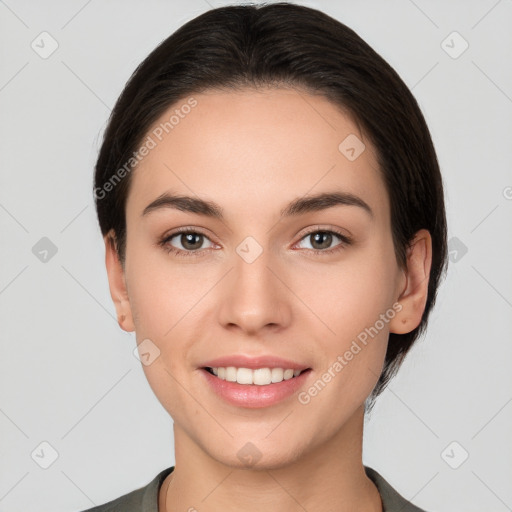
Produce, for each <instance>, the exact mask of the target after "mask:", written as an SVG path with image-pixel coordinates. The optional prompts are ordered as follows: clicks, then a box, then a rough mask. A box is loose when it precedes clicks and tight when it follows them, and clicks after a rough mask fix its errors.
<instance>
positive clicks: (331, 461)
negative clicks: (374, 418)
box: [159, 407, 382, 512]
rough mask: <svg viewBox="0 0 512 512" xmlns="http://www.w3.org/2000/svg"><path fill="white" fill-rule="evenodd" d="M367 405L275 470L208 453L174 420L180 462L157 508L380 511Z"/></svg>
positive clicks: (311, 511) (251, 511)
mask: <svg viewBox="0 0 512 512" xmlns="http://www.w3.org/2000/svg"><path fill="white" fill-rule="evenodd" d="M363 422H364V408H363V407H361V408H360V409H359V410H358V411H357V412H356V414H354V416H353V417H352V418H351V419H350V420H349V422H348V423H347V424H346V425H345V426H344V427H343V429H342V430H340V431H339V432H338V433H337V434H336V435H335V436H333V437H332V438H330V439H329V440H327V441H326V442H325V443H323V444H322V445H320V446H316V447H315V448H314V449H312V450H311V451H309V452H308V453H305V454H303V455H301V456H300V457H299V458H297V459H296V460H293V461H291V462H289V463H285V464H283V465H282V466H280V467H278V468H272V469H265V468H263V469H257V470H256V469H238V468H236V467H230V466H228V465H225V464H223V463H220V462H219V461H217V460H215V459H213V458H212V457H210V456H209V455H208V454H207V453H205V452H204V451H203V450H202V449H201V448H200V447H199V446H198V445H197V444H196V443H195V442H194V441H193V440H192V439H191V438H190V437H189V436H188V435H187V434H186V432H184V431H183V430H182V429H180V427H179V426H177V425H176V424H175V427H174V438H175V446H176V464H175V469H174V471H173V472H172V473H171V474H170V475H169V476H168V477H167V478H166V481H165V482H164V484H163V485H162V487H161V489H160V497H159V510H160V511H161V512H164V511H165V512H170V511H172V510H187V511H191V512H193V511H194V510H202V509H205V508H207V509H208V510H210V511H223V512H231V511H239V510H244V511H246V512H253V511H254V512H255V511H261V510H262V509H264V510H265V512H277V511H279V512H283V511H284V512H292V511H293V512H295V511H304V510H307V511H308V512H316V511H320V510H337V511H340V512H345V511H347V512H348V511H350V512H356V511H365V512H381V511H382V504H381V500H380V495H379V493H378V491H377V488H376V487H375V485H374V484H373V482H372V481H371V480H370V479H369V478H368V477H367V476H366V473H365V471H364V466H363V463H362V441H363Z"/></svg>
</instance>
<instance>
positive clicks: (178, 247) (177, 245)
mask: <svg viewBox="0 0 512 512" xmlns="http://www.w3.org/2000/svg"><path fill="white" fill-rule="evenodd" d="M205 241H208V242H209V243H210V245H209V246H208V247H206V248H205V247H203V244H204V242H205ZM159 244H160V245H161V246H162V247H164V248H165V249H166V250H167V251H168V252H170V253H171V252H172V253H175V254H177V255H178V256H195V255H197V253H199V252H202V251H203V250H207V249H210V248H212V247H213V246H214V244H213V242H212V241H211V240H210V239H209V238H208V237H207V236H206V235H205V234H203V233H201V232H199V231H195V230H193V229H190V228H182V229H179V230H177V231H175V232H174V233H171V234H170V235H167V236H165V237H164V238H163V239H162V240H161V241H160V242H159Z"/></svg>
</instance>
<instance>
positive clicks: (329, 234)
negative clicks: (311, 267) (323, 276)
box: [299, 229, 352, 254]
mask: <svg viewBox="0 0 512 512" xmlns="http://www.w3.org/2000/svg"><path fill="white" fill-rule="evenodd" d="M336 239H338V240H339V242H338V243H334V242H336ZM304 242H309V247H308V246H307V245H306V246H302V247H301V248H303V249H311V250H312V251H317V252H318V254H329V253H331V252H335V251H338V250H341V249H343V248H344V247H346V246H348V245H350V244H351V242H352V240H351V239H350V238H349V237H347V236H346V235H343V234H342V233H338V232H336V231H332V230H327V229H324V230H319V229H317V230H316V231H310V232H309V233H307V234H306V235H304V236H303V237H302V238H301V241H300V242H299V247H300V245H301V244H303V243H304ZM333 243H334V245H333Z"/></svg>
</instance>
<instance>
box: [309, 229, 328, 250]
mask: <svg viewBox="0 0 512 512" xmlns="http://www.w3.org/2000/svg"><path fill="white" fill-rule="evenodd" d="M313 238H314V240H315V242H314V243H317V242H319V244H320V246H321V247H318V249H325V248H328V247H329V246H330V245H331V242H332V235H331V234H330V233H326V232H325V231H320V232H318V233H315V234H314V235H313ZM322 238H323V239H324V241H323V242H322V241H321V239H322ZM313 246H314V245H313Z"/></svg>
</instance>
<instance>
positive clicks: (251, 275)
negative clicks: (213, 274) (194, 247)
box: [217, 251, 292, 335]
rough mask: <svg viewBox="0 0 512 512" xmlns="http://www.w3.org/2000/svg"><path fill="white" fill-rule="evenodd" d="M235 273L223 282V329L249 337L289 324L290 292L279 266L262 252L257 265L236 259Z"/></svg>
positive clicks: (221, 301)
mask: <svg viewBox="0 0 512 512" xmlns="http://www.w3.org/2000/svg"><path fill="white" fill-rule="evenodd" d="M233 267H234V268H233V269H232V270H231V271H230V272H229V273H228V275H227V276H226V279H223V281H222V286H223V288H222V292H221V296H220V306H219V308H218V310H217V311H218V319H219V322H220V323H221V325H222V326H223V327H224V328H227V329H230V330H237V329H238V330H239V331H240V332H243V333H245V334H247V335H257V334H260V333H262V332H263V331H268V330H271V331H278V330H281V329H283V328H285V327H287V326H288V325H289V324H290V320H291V316H292V313H291V308H290V302H289V301H290V300H291V299H290V292H289V291H288V290H287V288H286V286H285V285H284V284H283V281H284V282H286V279H285V278H284V276H282V275H280V273H281V272H280V271H279V268H280V266H279V262H278V261H277V260H276V259H275V258H271V257H270V255H269V252H268V251H263V252H262V253H261V254H260V255H259V256H258V257H257V258H256V259H255V260H254V261H252V262H251V261H250V259H249V260H247V259H244V257H242V256H240V255H239V254H238V253H235V254H234V255H233Z"/></svg>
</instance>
